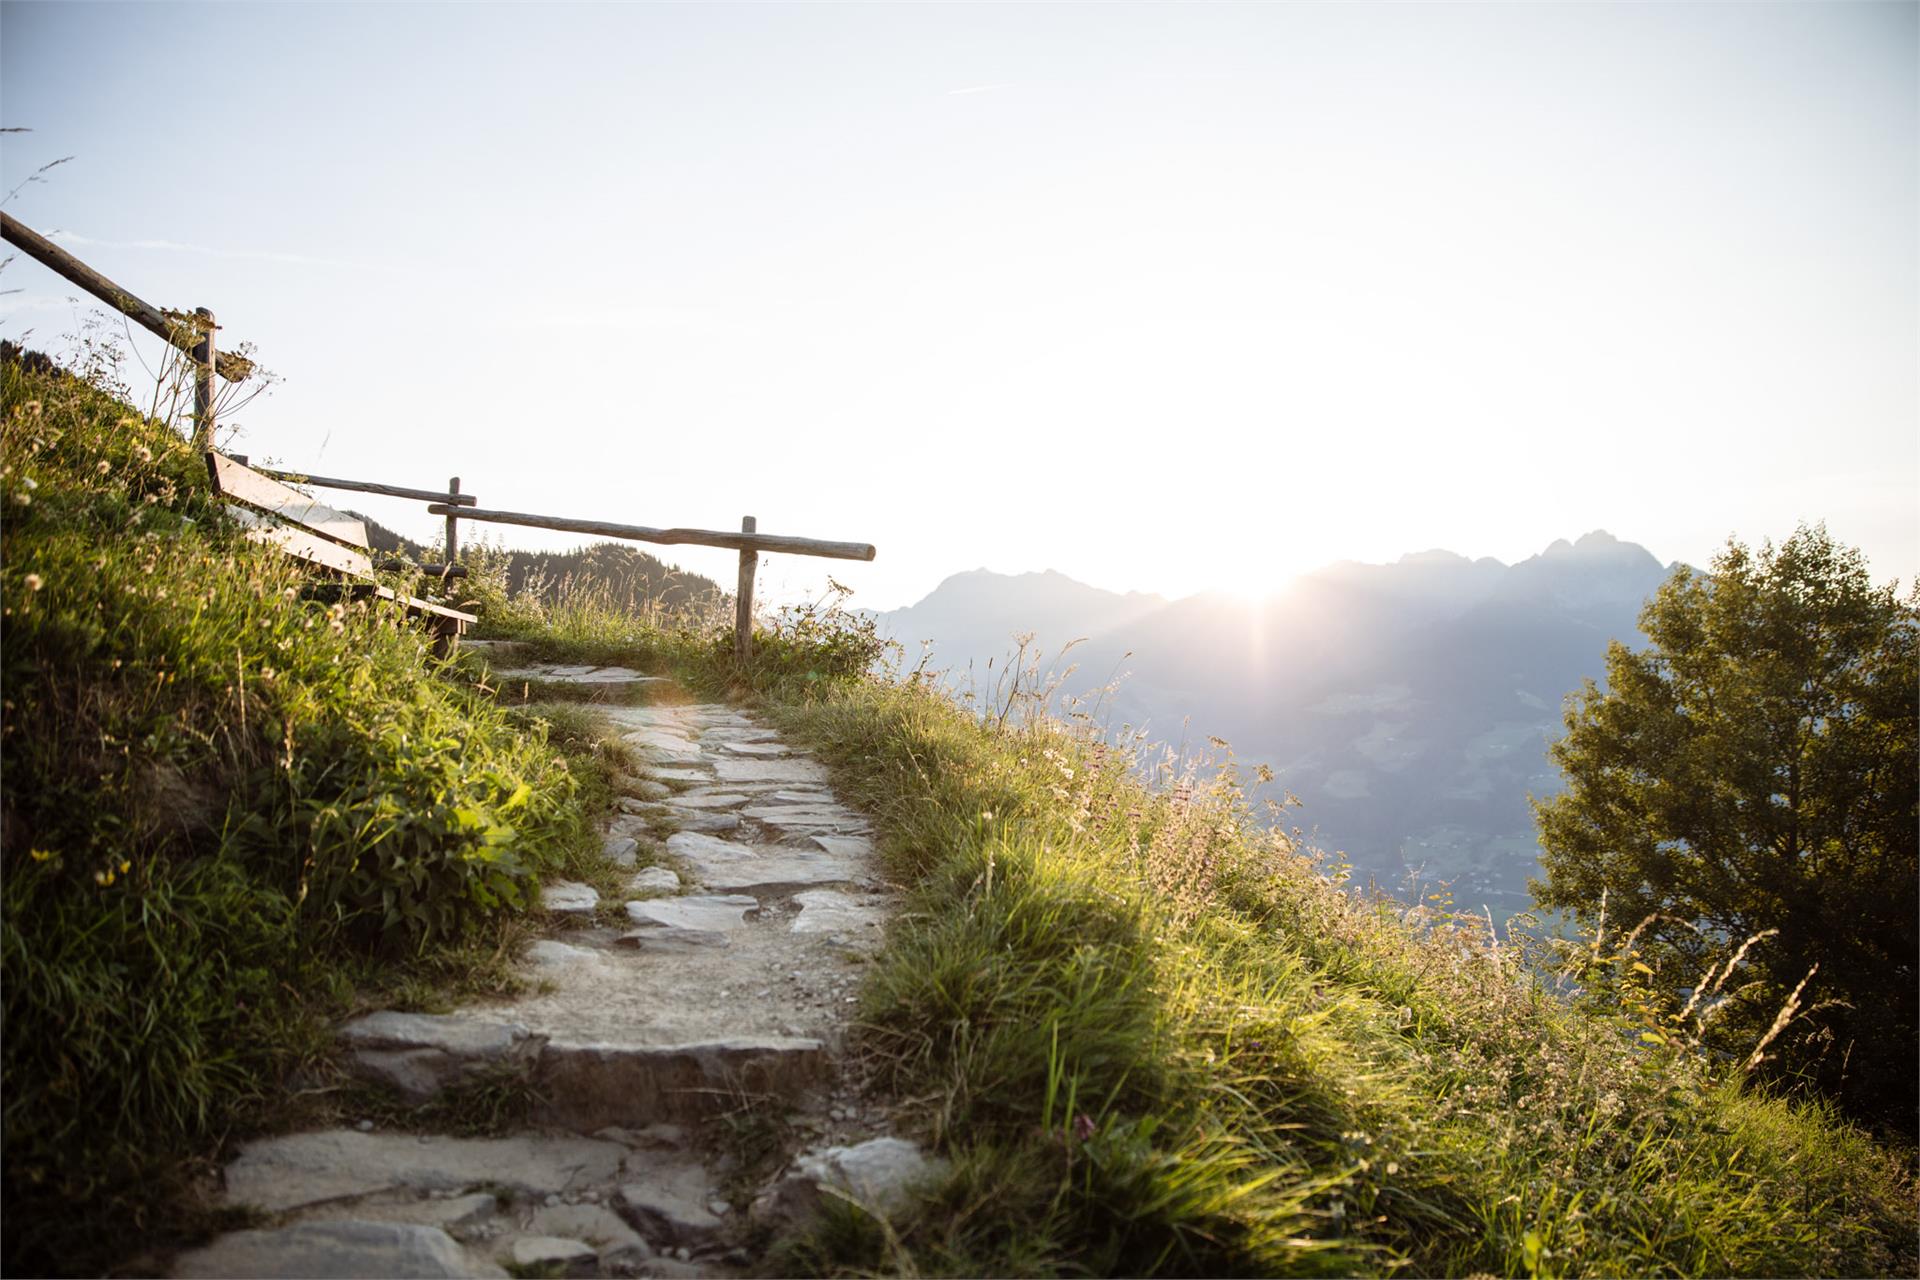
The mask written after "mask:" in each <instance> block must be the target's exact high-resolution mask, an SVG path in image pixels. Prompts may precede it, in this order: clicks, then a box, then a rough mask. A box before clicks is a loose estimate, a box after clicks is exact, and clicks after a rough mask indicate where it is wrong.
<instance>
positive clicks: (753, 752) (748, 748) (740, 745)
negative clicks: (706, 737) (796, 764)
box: [720, 741, 793, 758]
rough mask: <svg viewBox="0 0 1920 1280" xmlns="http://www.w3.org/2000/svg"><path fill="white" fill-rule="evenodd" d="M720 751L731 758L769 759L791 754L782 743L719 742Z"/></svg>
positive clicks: (791, 750) (787, 747) (789, 749)
mask: <svg viewBox="0 0 1920 1280" xmlns="http://www.w3.org/2000/svg"><path fill="white" fill-rule="evenodd" d="M720 750H721V751H722V752H724V753H725V754H727V755H731V756H748V757H762V758H764V757H770V756H785V755H791V754H793V748H791V747H789V746H788V745H787V744H786V743H784V742H725V741H723V742H721V744H720Z"/></svg>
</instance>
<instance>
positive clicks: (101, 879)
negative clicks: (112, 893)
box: [93, 868, 113, 887]
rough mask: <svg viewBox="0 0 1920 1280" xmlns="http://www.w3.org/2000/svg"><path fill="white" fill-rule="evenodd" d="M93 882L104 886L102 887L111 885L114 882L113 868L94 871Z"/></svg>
mask: <svg viewBox="0 0 1920 1280" xmlns="http://www.w3.org/2000/svg"><path fill="white" fill-rule="evenodd" d="M93 882H94V883H95V884H97V885H100V886H102V887H105V886H106V885H110V884H112V883H113V871H112V869H111V868H109V869H108V870H106V871H96V872H94V873H93Z"/></svg>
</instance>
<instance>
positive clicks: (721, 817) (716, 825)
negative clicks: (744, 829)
mask: <svg viewBox="0 0 1920 1280" xmlns="http://www.w3.org/2000/svg"><path fill="white" fill-rule="evenodd" d="M674 822H675V824H676V825H677V826H678V827H679V828H680V829H681V830H682V831H706V832H718V831H738V830H739V829H740V826H741V819H740V815H739V814H737V813H734V812H731V811H727V810H723V811H721V812H718V813H716V812H714V811H712V810H698V809H696V810H694V811H693V812H691V813H678V814H675V815H674Z"/></svg>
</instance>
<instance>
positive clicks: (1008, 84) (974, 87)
mask: <svg viewBox="0 0 1920 1280" xmlns="http://www.w3.org/2000/svg"><path fill="white" fill-rule="evenodd" d="M1013 86H1014V82H1013V81H1012V80H995V81H994V82H993V83H992V84H970V85H968V86H967V87H966V88H964V89H949V90H947V96H948V97H949V98H958V97H961V96H962V95H965V94H969V93H992V92H993V91H994V90H995V89H1011V88H1013Z"/></svg>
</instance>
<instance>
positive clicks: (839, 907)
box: [788, 889, 882, 936]
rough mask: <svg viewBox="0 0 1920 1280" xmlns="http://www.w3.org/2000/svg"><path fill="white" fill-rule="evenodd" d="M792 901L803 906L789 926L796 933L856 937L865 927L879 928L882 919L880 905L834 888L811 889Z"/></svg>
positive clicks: (796, 896) (794, 897)
mask: <svg viewBox="0 0 1920 1280" xmlns="http://www.w3.org/2000/svg"><path fill="white" fill-rule="evenodd" d="M793 900H794V901H795V902H796V903H798V904H799V905H800V914H799V915H798V916H797V917H795V919H794V922H793V923H792V924H791V925H790V926H788V927H789V928H791V929H792V930H793V932H795V933H841V934H848V935H854V936H857V935H859V934H860V933H862V932H863V931H865V930H868V929H877V928H878V927H879V926H880V922H881V919H882V916H881V912H880V908H879V906H878V905H877V904H875V903H872V902H869V901H868V900H867V899H866V898H864V897H855V896H854V895H852V894H847V893H841V892H839V891H838V890H835V889H809V890H807V891H806V892H805V893H796V894H794V895H793Z"/></svg>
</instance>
